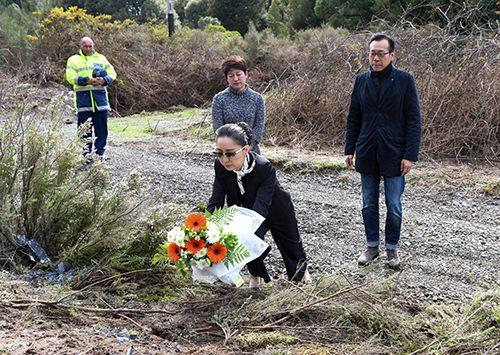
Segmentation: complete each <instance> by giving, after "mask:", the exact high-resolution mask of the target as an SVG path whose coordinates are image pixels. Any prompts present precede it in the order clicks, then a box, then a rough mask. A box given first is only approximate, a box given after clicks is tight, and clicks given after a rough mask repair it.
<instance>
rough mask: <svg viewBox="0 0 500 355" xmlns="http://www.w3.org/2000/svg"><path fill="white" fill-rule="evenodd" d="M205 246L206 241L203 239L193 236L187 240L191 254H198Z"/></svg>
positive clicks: (187, 246)
mask: <svg viewBox="0 0 500 355" xmlns="http://www.w3.org/2000/svg"><path fill="white" fill-rule="evenodd" d="M203 248H205V241H204V240H203V239H195V238H191V239H189V241H187V242H186V250H187V251H188V252H190V253H191V254H196V253H197V252H199V251H200V250H201V249H203Z"/></svg>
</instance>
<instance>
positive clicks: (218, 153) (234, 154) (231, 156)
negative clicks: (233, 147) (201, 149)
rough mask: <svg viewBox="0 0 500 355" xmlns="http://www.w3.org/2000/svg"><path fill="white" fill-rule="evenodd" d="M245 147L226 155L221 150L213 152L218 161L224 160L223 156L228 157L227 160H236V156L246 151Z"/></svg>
mask: <svg viewBox="0 0 500 355" xmlns="http://www.w3.org/2000/svg"><path fill="white" fill-rule="evenodd" d="M245 147H246V146H245ZM245 147H241V149H238V150H237V151H236V152H225V153H223V152H221V151H220V150H215V151H213V152H212V155H213V156H214V158H218V159H220V158H222V157H223V156H226V158H228V159H231V158H234V157H235V156H236V154H238V153H239V152H241V151H242V150H243V149H245Z"/></svg>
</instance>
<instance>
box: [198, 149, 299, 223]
mask: <svg viewBox="0 0 500 355" xmlns="http://www.w3.org/2000/svg"><path fill="white" fill-rule="evenodd" d="M249 154H250V163H251V162H252V161H253V160H255V161H256V162H255V167H254V169H253V170H252V172H251V173H249V174H247V175H245V176H244V177H243V179H242V181H243V187H244V189H245V194H244V195H241V193H240V190H239V188H238V183H237V181H236V174H235V173H234V172H232V171H228V170H226V168H224V166H222V164H221V163H220V162H219V161H218V160H216V161H215V180H214V185H213V189H212V197H210V200H209V202H208V206H207V209H208V210H209V211H213V210H214V209H215V208H216V207H223V206H224V202H225V200H226V199H227V205H228V206H233V205H237V206H241V207H246V208H249V209H252V210H254V211H256V212H258V213H259V214H260V215H262V216H263V217H265V218H266V219H267V220H268V221H269V220H272V219H274V218H276V217H279V216H280V213H281V214H283V213H285V212H286V211H289V210H290V207H292V202H291V198H290V194H289V193H288V192H286V191H285V190H283V188H282V187H281V185H280V183H279V182H278V180H277V179H276V170H275V169H274V167H273V166H272V164H271V163H270V162H269V161H268V160H267V159H266V158H264V157H262V156H260V155H258V154H255V153H254V152H250V153H249ZM292 211H293V207H292Z"/></svg>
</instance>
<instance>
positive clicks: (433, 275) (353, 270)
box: [108, 137, 500, 303]
mask: <svg viewBox="0 0 500 355" xmlns="http://www.w3.org/2000/svg"><path fill="white" fill-rule="evenodd" d="M186 146H189V147H190V151H188V150H186V149H185V147H186ZM192 146H195V147H196V149H194V150H195V152H194V151H193V148H192ZM209 151H210V146H209V145H207V143H206V142H205V143H204V144H201V143H198V142H187V143H186V142H185V141H184V142H181V141H180V140H179V139H177V138H175V137H153V138H150V139H146V140H142V141H133V142H126V143H116V144H113V143H111V145H110V147H109V150H108V153H109V154H108V156H109V157H110V160H109V161H108V164H109V166H110V169H111V175H112V179H113V180H114V181H118V180H119V179H121V178H122V177H124V176H126V175H127V174H128V173H129V172H130V171H131V170H132V169H138V170H139V171H140V172H141V173H142V174H143V175H144V176H145V177H147V179H148V180H149V181H150V183H151V184H152V186H155V187H158V188H160V189H161V190H162V191H163V195H164V196H163V198H164V199H165V201H171V200H175V201H177V202H178V203H179V204H181V205H184V206H185V207H186V208H190V207H193V206H196V205H199V204H206V202H207V200H208V197H209V195H210V192H211V183H212V181H213V160H212V158H210V156H209V155H208V154H206V153H208V152H209ZM204 153H205V154H204ZM288 153H291V152H286V151H284V152H282V153H281V154H282V155H283V156H287V154H288ZM263 154H264V155H266V149H265V148H264V150H263ZM293 154H296V152H293ZM338 158H339V157H337V159H338ZM435 167H436V165H432V166H431V165H430V163H421V164H418V165H417V167H416V169H415V170H414V172H413V174H414V176H412V177H410V178H409V180H408V183H407V186H406V190H405V194H404V202H403V203H404V204H403V208H404V221H403V231H402V238H401V256H402V261H403V271H402V272H401V273H395V272H393V271H391V270H389V269H387V268H386V267H385V263H384V259H385V255H384V256H383V257H382V258H381V259H380V260H379V261H377V262H375V263H373V264H372V265H371V266H369V267H367V268H360V267H358V266H357V264H356V258H357V256H358V254H359V253H360V251H361V250H362V249H363V246H364V233H363V224H362V220H361V213H360V204H361V200H360V196H361V195H360V183H359V176H358V174H356V173H353V172H347V171H343V172H341V173H337V174H333V173H332V174H313V173H300V172H284V171H278V178H279V180H280V182H281V183H282V185H283V186H284V187H285V188H286V189H287V190H288V191H290V193H291V194H292V199H293V201H294V203H295V208H296V213H297V218H298V220H299V230H300V232H301V235H302V238H303V241H304V244H305V248H306V252H307V254H308V256H309V258H310V266H311V274H312V276H313V278H315V279H317V278H319V277H321V276H322V275H327V274H331V273H333V272H335V271H338V270H339V269H342V270H345V271H344V272H345V273H346V274H347V275H351V276H352V277H359V276H361V277H362V276H363V275H366V274H375V275H378V276H379V277H380V278H390V277H391V276H394V277H392V279H393V280H395V281H396V284H397V285H398V286H399V287H400V290H401V292H404V293H405V294H407V295H408V296H416V297H418V298H419V299H420V300H424V299H425V300H429V301H444V302H453V303H454V302H458V301H460V300H461V299H462V298H463V297H464V296H465V297H470V296H471V295H472V294H473V293H474V292H476V291H480V290H485V289H488V288H492V287H497V286H499V285H500V271H499V268H498V260H499V259H500V223H499V222H500V199H499V198H498V197H488V196H485V195H482V194H480V193H477V192H475V193H470V192H469V193H466V192H464V190H463V189H460V188H459V187H456V188H454V187H453V186H452V187H450V186H448V187H447V188H446V189H436V188H435V186H436V184H435V183H434V184H433V180H432V181H431V179H430V178H429V179H427V180H429V181H427V180H426V176H427V172H429V174H430V173H431V172H432V170H433V169H435ZM443 169H445V167H444V168H443ZM490 172H493V173H494V174H496V176H498V169H496V168H491V171H490ZM417 177H418V178H417ZM412 180H413V181H415V184H412ZM382 205H383V203H382ZM266 240H267V241H268V242H270V243H271V244H273V243H272V238H271V236H270V235H269V234H268V235H267V237H266ZM267 263H268V266H269V268H270V271H271V274H272V275H273V276H274V277H284V266H283V265H282V262H281V258H280V256H279V252H278V251H277V248H276V247H275V246H274V245H273V251H272V252H271V254H270V256H269V257H268V259H267Z"/></svg>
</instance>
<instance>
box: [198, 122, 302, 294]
mask: <svg viewBox="0 0 500 355" xmlns="http://www.w3.org/2000/svg"><path fill="white" fill-rule="evenodd" d="M215 136H216V138H215V139H216V140H215V144H216V149H215V151H214V156H215V157H216V158H217V159H216V161H215V181H214V185H213V190H212V197H210V200H209V202H208V206H207V209H208V210H209V211H213V210H214V209H215V208H221V207H223V206H224V203H225V202H226V201H227V205H228V206H232V205H237V206H241V207H245V208H249V209H252V210H254V211H256V212H258V213H259V214H261V215H262V216H263V217H265V221H264V222H263V223H262V225H261V226H260V227H259V229H258V230H257V231H256V232H255V234H256V235H257V236H258V237H260V238H262V239H264V235H265V234H266V232H267V231H268V230H269V231H271V234H272V236H273V239H274V241H275V243H276V245H277V246H278V249H279V251H280V253H281V256H282V257H283V261H284V263H285V268H286V271H287V274H288V279H289V280H292V281H305V282H307V281H309V279H310V276H309V272H308V271H307V268H306V266H307V263H306V253H305V251H304V247H303V246H302V240H301V238H300V236H299V231H298V228H297V219H296V218H295V211H294V207H293V203H292V200H291V198H290V194H289V193H288V192H286V191H285V190H284V189H283V188H282V187H281V185H280V183H279V182H278V180H277V179H276V171H275V169H274V167H273V166H272V165H271V163H270V162H269V161H268V160H267V159H266V158H264V157H262V156H260V155H258V154H256V153H255V152H253V151H251V147H252V130H251V128H250V127H249V126H248V125H247V124H246V123H244V122H240V123H237V124H226V125H223V126H221V127H220V128H218V129H217V130H216V132H215ZM269 250H270V248H269V249H268V250H266V251H265V252H264V253H263V254H262V255H261V256H260V257H259V258H257V259H255V260H253V261H251V262H250V263H248V264H247V266H248V271H249V272H250V275H251V276H250V287H253V288H258V287H260V281H261V279H263V280H264V281H265V282H269V281H271V278H270V277H269V274H268V272H267V269H266V267H265V265H264V258H265V257H266V255H267V254H268V253H269Z"/></svg>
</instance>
